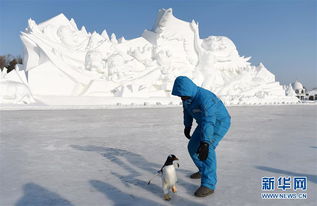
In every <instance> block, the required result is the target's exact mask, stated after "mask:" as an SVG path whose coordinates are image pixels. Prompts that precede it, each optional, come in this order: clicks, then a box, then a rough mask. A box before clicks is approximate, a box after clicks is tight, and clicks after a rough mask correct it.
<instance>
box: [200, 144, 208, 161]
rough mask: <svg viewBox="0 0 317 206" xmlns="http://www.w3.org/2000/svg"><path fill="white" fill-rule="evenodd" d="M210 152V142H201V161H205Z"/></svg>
mask: <svg viewBox="0 0 317 206" xmlns="http://www.w3.org/2000/svg"><path fill="white" fill-rule="evenodd" d="M208 152H209V144H208V143H206V142H200V145H199V148H198V151H197V153H198V158H199V159H200V160H201V161H204V160H206V159H207V157H208Z"/></svg>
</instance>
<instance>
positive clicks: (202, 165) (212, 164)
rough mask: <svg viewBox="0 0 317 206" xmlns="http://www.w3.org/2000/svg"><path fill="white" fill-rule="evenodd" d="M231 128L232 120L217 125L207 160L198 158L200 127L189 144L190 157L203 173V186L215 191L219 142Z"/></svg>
mask: <svg viewBox="0 0 317 206" xmlns="http://www.w3.org/2000/svg"><path fill="white" fill-rule="evenodd" d="M229 127H230V119H228V120H227V121H224V122H222V123H218V122H217V123H216V126H215V130H214V131H215V133H214V135H213V139H212V141H211V144H210V145H209V153H208V157H207V159H206V160H204V161H201V160H200V159H199V158H198V154H197V150H198V148H199V145H200V140H201V135H202V134H201V128H200V126H199V125H198V126H197V128H196V129H195V131H194V133H193V135H192V137H191V138H190V141H189V143H188V152H189V154H190V157H191V158H192V160H193V161H194V163H195V165H196V166H197V168H198V169H199V172H200V173H201V175H202V177H201V185H202V186H205V187H208V188H210V189H213V190H215V188H216V184H217V161H216V151H215V149H216V147H217V145H218V144H219V141H220V140H221V139H222V138H223V136H224V135H225V134H226V133H227V131H228V130H229Z"/></svg>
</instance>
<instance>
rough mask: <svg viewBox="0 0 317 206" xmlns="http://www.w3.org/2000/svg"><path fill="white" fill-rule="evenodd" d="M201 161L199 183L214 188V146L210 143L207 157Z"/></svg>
mask: <svg viewBox="0 0 317 206" xmlns="http://www.w3.org/2000/svg"><path fill="white" fill-rule="evenodd" d="M201 163H202V167H201V168H202V170H201V173H202V177H201V185H202V186H205V187H208V188H209V189H212V190H215V188H216V184H217V160H216V151H215V148H214V147H213V146H212V145H210V146H209V153H208V157H207V159H206V160H205V161H201Z"/></svg>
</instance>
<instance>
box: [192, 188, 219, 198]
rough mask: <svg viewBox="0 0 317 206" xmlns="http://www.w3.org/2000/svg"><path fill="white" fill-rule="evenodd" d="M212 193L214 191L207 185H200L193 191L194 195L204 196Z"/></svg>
mask: <svg viewBox="0 0 317 206" xmlns="http://www.w3.org/2000/svg"><path fill="white" fill-rule="evenodd" d="M212 193H214V190H212V189H209V188H208V187H205V186H200V187H199V188H198V189H197V190H196V192H195V196H196V197H206V196H208V195H211V194H212Z"/></svg>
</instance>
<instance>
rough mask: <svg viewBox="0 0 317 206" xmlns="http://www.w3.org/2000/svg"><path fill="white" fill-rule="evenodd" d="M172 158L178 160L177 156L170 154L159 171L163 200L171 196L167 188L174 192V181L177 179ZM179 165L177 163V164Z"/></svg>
mask: <svg viewBox="0 0 317 206" xmlns="http://www.w3.org/2000/svg"><path fill="white" fill-rule="evenodd" d="M174 160H178V158H177V157H176V156H175V155H173V154H170V155H169V156H168V157H167V159H166V162H165V163H164V165H163V166H162V168H161V170H160V172H161V174H162V176H161V178H162V189H163V199H164V200H170V199H171V196H170V194H169V190H170V189H171V190H172V192H174V193H175V192H176V181H177V176H176V170H175V166H174V164H173V162H174ZM177 166H178V167H179V164H177Z"/></svg>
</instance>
